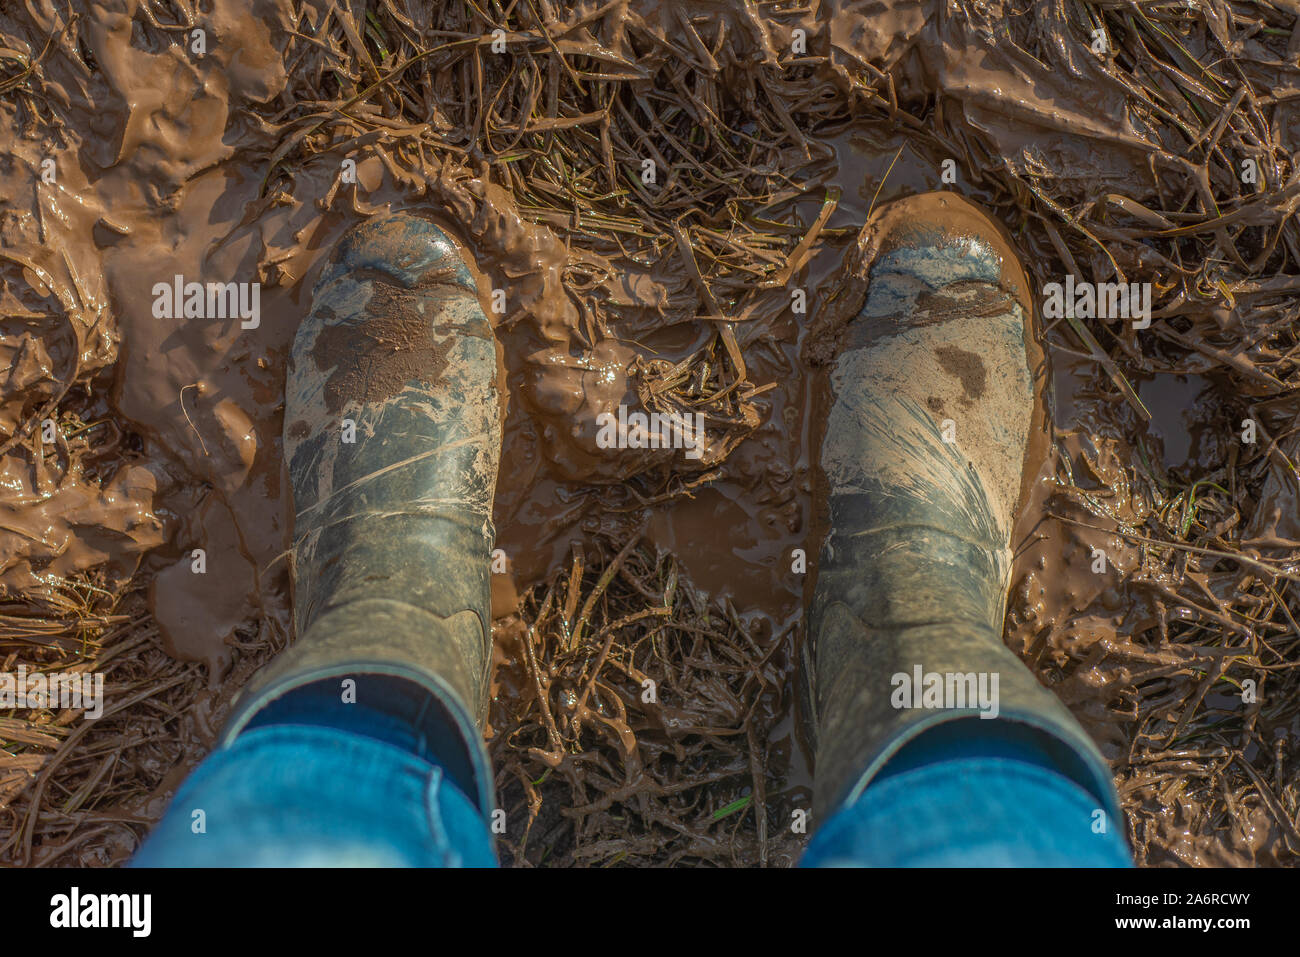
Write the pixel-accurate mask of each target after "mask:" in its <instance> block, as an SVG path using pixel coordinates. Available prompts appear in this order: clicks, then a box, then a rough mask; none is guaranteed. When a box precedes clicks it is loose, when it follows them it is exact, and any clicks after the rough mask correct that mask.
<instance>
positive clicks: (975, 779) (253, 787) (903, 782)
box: [131, 687, 1131, 867]
mask: <svg viewBox="0 0 1300 957" xmlns="http://www.w3.org/2000/svg"><path fill="white" fill-rule="evenodd" d="M341 714H342V715H343V716H344V717H343V718H340V715H341ZM449 733H450V729H449ZM437 737H438V736H437V735H436V734H434V735H432V736H430V735H417V734H415V733H414V732H413V730H412V728H411V727H410V725H408V724H404V723H403V722H402V721H400V720H396V719H395V717H394V716H393V715H392V714H390V713H385V712H383V711H381V710H377V709H374V708H366V707H363V706H362V705H359V704H358V705H351V706H349V707H348V708H345V709H340V708H338V707H337V705H336V703H334V702H328V701H325V700H324V699H323V698H322V697H321V695H320V694H319V693H317V692H316V691H313V690H312V689H311V688H310V687H309V688H305V689H299V690H297V691H294V692H290V693H289V694H288V695H285V696H284V697H283V698H281V699H280V700H279V701H277V702H275V703H274V705H272V706H271V707H269V708H268V709H266V711H265V712H263V713H261V714H259V715H258V716H257V718H256V719H255V720H254V721H253V722H251V723H250V724H249V726H248V728H247V729H246V730H245V731H243V732H242V733H241V734H240V735H239V736H238V737H237V738H236V739H235V741H234V743H233V744H231V746H230V747H227V748H224V749H221V750H218V751H215V752H213V753H212V754H211V755H209V756H208V758H207V759H206V760H205V761H204V762H203V763H202V764H201V765H200V766H199V768H198V769H197V770H196V771H195V772H194V773H193V774H192V775H191V776H190V777H189V779H187V780H186V782H185V784H184V785H183V786H182V787H181V789H180V791H179V792H178V793H177V795H176V798H175V799H174V800H173V802H172V804H171V806H170V807H169V808H168V810H167V813H166V815H165V816H164V817H163V819H162V821H161V822H159V824H158V826H157V827H156V828H154V830H153V832H152V834H150V836H149V838H148V840H147V841H146V842H145V843H144V846H143V847H142V848H141V849H140V851H139V852H138V853H137V854H136V856H135V858H134V859H133V860H132V862H131V863H132V865H133V866H136V867H180V866H207V867H259V866H271V867H277V866H278V867H284V866H305V867H313V866H340V865H342V866H363V867H367V866H368V867H376V866H414V867H458V866H459V867H492V866H495V863H496V860H495V857H494V855H493V851H492V837H491V835H490V834H489V833H488V828H487V825H486V822H485V821H484V819H483V816H482V813H481V811H480V810H479V809H478V808H477V807H475V805H474V803H473V801H471V800H470V798H469V797H468V796H467V794H471V793H473V792H474V788H473V786H472V782H470V781H467V780H465V779H464V772H463V770H462V769H461V768H459V767H457V766H455V765H454V763H448V766H447V767H444V764H443V763H442V762H440V761H439V758H438V754H437V752H438V750H439V748H440V747H444V746H445V744H440V742H438V740H437ZM444 753H445V752H444ZM1069 764H1070V760H1069V755H1062V754H1060V753H1059V752H1058V751H1057V750H1054V749H1053V748H1052V747H1050V746H1047V745H1045V744H1044V742H1043V741H1041V740H1039V739H1036V738H1035V737H1034V736H1033V734H1027V733H1025V732H1024V730H1023V729H1022V728H1020V726H1018V725H1014V724H1012V723H1011V722H1007V721H991V722H985V721H980V720H975V721H957V722H952V723H950V724H948V725H941V726H940V727H938V728H935V729H932V730H930V731H927V732H926V733H924V734H922V735H921V736H920V737H919V738H917V739H916V740H915V741H914V742H912V743H910V744H909V745H907V746H906V747H904V748H903V749H902V750H901V751H900V752H899V753H898V754H897V755H896V756H895V757H894V758H893V759H892V760H891V761H890V762H889V763H888V764H887V765H886V766H885V768H884V769H883V770H882V771H881V772H880V774H879V775H877V777H876V778H875V779H874V780H873V781H872V782H871V784H870V785H869V786H868V787H867V788H866V790H865V791H864V792H863V794H862V796H861V797H859V798H858V799H857V800H856V801H854V802H853V803H852V804H850V805H848V806H847V807H844V808H842V809H841V810H840V811H838V812H837V813H836V814H835V815H834V816H833V817H832V818H831V819H830V820H829V821H828V822H826V824H825V825H824V826H823V827H821V828H820V829H819V830H818V831H817V833H816V834H815V835H814V836H813V838H812V840H811V841H810V843H809V846H808V849H807V852H806V853H805V855H804V859H803V862H802V864H803V866H805V867H836V866H850V867H906V866H917V867H961V866H970V867H995V866H1004V867H1052V866H1076V867H1125V866H1130V864H1131V861H1130V857H1129V852H1128V848H1127V846H1126V845H1125V842H1124V839H1123V837H1122V836H1121V835H1120V834H1119V832H1118V828H1117V822H1115V821H1113V820H1111V819H1110V818H1109V816H1108V815H1106V814H1105V812H1104V811H1102V810H1101V809H1100V808H1101V807H1102V806H1103V804H1104V801H1102V800H1101V799H1100V797H1099V796H1096V795H1091V794H1089V793H1088V792H1087V791H1086V790H1085V789H1084V787H1083V786H1082V785H1080V784H1079V783H1076V778H1075V777H1073V776H1071V773H1070V772H1071V769H1070V767H1069ZM448 768H450V771H449V770H448ZM200 812H201V813H200Z"/></svg>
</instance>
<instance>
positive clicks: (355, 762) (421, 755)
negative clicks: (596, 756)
mask: <svg viewBox="0 0 1300 957" xmlns="http://www.w3.org/2000/svg"><path fill="white" fill-rule="evenodd" d="M268 712H271V713H269V714H267V715H265V716H264V715H259V716H258V719H256V720H255V721H254V722H252V723H251V724H250V725H249V726H248V728H247V729H246V730H245V731H243V732H242V733H241V734H240V735H239V736H238V737H237V738H236V739H235V740H234V742H233V743H232V744H231V745H230V746H229V747H227V748H223V749H221V750H218V751H214V752H213V753H212V754H211V755H209V756H208V757H207V758H206V759H205V760H204V761H203V763H202V764H201V765H199V767H198V768H197V769H196V770H195V771H194V773H193V774H192V775H190V777H189V778H188V779H187V780H186V781H185V783H184V784H183V785H182V787H181V789H180V791H179V792H178V793H177V795H176V797H175V799H174V800H173V801H172V803H171V806H170V807H169V808H168V810H167V813H166V814H165V815H164V816H163V819H162V820H161V821H160V822H159V823H158V825H157V826H156V827H155V828H154V830H153V832H152V833H151V834H150V835H149V837H148V839H147V840H146V841H145V843H144V845H143V846H142V847H141V848H140V850H139V851H138V852H137V853H136V855H135V857H134V858H133V860H132V861H131V866H134V867H332V866H357V867H385V866H391V867H493V866H495V865H496V859H495V857H494V855H493V850H492V837H491V835H490V834H489V833H488V828H487V823H486V822H485V821H484V819H483V815H482V813H481V811H480V810H479V808H478V807H476V806H475V804H474V802H473V801H471V800H470V798H469V797H468V796H467V795H466V790H472V789H470V788H467V787H466V786H465V784H464V782H463V781H461V782H458V781H457V780H456V773H455V772H454V771H453V772H452V773H448V772H447V770H446V769H445V768H444V767H443V764H442V763H440V762H439V761H438V759H437V758H436V756H435V755H433V754H430V753H428V751H427V749H426V748H421V747H417V746H416V745H415V743H414V738H415V736H414V735H413V734H412V732H411V729H410V728H409V727H403V726H402V725H401V723H400V722H398V721H396V720H394V718H393V716H392V715H391V714H387V713H384V712H383V711H380V710H375V709H371V708H365V707H363V706H360V705H354V706H350V707H348V708H344V709H339V708H334V709H332V710H331V711H329V712H325V711H323V710H322V707H321V702H320V695H319V693H318V692H317V691H314V690H312V689H299V690H298V691H294V692H290V693H289V694H288V695H285V696H284V697H283V698H282V699H280V700H279V701H277V702H276V703H275V706H274V708H273V709H268ZM326 714H328V720H327V719H326V717H324V715H326ZM340 714H342V715H344V716H346V717H345V718H344V719H343V720H339V719H338V717H337V716H338V715H340Z"/></svg>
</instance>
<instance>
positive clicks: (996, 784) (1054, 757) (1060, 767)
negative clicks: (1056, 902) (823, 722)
mask: <svg viewBox="0 0 1300 957" xmlns="http://www.w3.org/2000/svg"><path fill="white" fill-rule="evenodd" d="M1069 763H1070V762H1069V759H1068V756H1063V755H1062V754H1061V748H1060V746H1059V745H1057V744H1056V743H1055V742H1050V743H1049V742H1047V741H1046V740H1045V739H1043V738H1042V737H1039V733H1038V732H1035V731H1031V730H1029V729H1025V728H1024V727H1023V726H1019V725H1015V724H1013V723H1011V722H1006V721H991V722H982V721H979V720H975V721H973V722H968V721H963V722H953V723H951V724H950V725H941V726H940V727H938V728H935V729H931V730H930V731H927V732H924V733H923V734H921V735H920V736H918V737H917V739H916V740H915V741H913V742H911V743H910V744H908V745H907V746H905V747H904V748H903V749H902V750H900V751H899V753H898V755H896V756H895V757H894V758H893V759H892V760H891V761H890V762H889V763H888V764H887V765H886V766H885V767H884V768H883V769H882V770H881V772H880V774H879V775H877V776H876V778H875V779H874V780H872V782H871V783H870V784H869V785H868V786H867V788H866V790H865V791H863V793H862V795H861V796H860V797H859V798H858V799H857V800H856V801H854V802H853V803H852V804H849V805H848V806H846V807H843V808H841V809H840V810H839V811H838V812H836V813H835V814H834V815H833V816H832V817H831V819H830V820H829V821H827V822H826V824H825V826H823V827H822V828H820V829H819V830H818V831H817V833H816V834H814V836H813V838H812V840H811V841H810V842H809V845H808V849H807V850H806V851H805V853H804V857H803V860H802V861H801V866H803V867H1131V866H1132V857H1131V855H1130V852H1129V849H1128V846H1127V844H1126V843H1125V841H1124V838H1123V836H1122V834H1121V833H1120V822H1117V821H1115V820H1113V819H1112V818H1111V816H1110V815H1109V814H1108V813H1107V812H1106V810H1105V802H1104V801H1101V800H1099V799H1098V797H1097V796H1095V795H1092V794H1090V793H1089V792H1088V791H1087V790H1086V789H1085V788H1084V787H1083V786H1082V785H1081V784H1080V783H1078V779H1077V778H1076V777H1073V776H1071V775H1070V774H1068V773H1066V772H1067V771H1068V770H1069Z"/></svg>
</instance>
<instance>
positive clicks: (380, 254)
mask: <svg viewBox="0 0 1300 957" xmlns="http://www.w3.org/2000/svg"><path fill="white" fill-rule="evenodd" d="M312 296H313V301H312V309H311V313H310V315H309V316H308V317H307V319H306V320H305V321H304V322H303V324H302V326H301V327H300V328H299V330H298V333H297V336H296V338H295V339H294V343H293V351H292V356H291V359H290V364H289V374H288V382H287V385H286V389H285V414H284V452H285V459H286V461H287V462H288V463H289V476H290V479H291V481H292V484H293V497H294V508H295V513H296V518H295V527H294V549H293V558H292V562H293V564H292V571H293V584H294V620H295V625H296V629H297V635H298V638H297V641H296V642H295V643H294V644H293V645H291V646H290V647H289V648H288V649H287V650H286V651H284V652H283V653H282V654H281V655H279V656H278V657H277V658H276V659H275V660H274V661H273V662H271V663H270V664H269V665H268V666H267V667H266V668H264V669H263V670H262V671H261V672H259V674H258V675H257V676H256V677H255V678H254V680H253V681H252V682H250V684H249V685H248V687H246V688H245V689H244V691H243V692H242V693H241V695H240V698H239V699H238V701H237V702H236V704H235V708H234V711H233V713H232V715H231V718H230V720H229V722H228V723H227V725H226V727H225V729H224V731H223V734H222V739H223V743H229V742H230V741H231V740H233V739H234V737H235V736H236V735H237V734H239V732H240V731H241V730H242V729H243V728H244V727H245V726H247V725H248V724H249V722H250V720H252V719H253V718H254V717H255V716H256V715H257V714H258V712H259V711H262V710H263V709H264V708H267V706H268V705H270V704H271V703H272V702H274V701H275V700H276V699H278V698H280V697H281V696H282V695H284V694H285V693H286V692H289V691H292V690H295V689H302V688H305V687H306V686H308V685H317V686H323V687H324V688H325V689H326V690H327V691H328V694H329V696H330V697H331V699H332V700H333V701H335V702H338V701H339V700H340V698H339V697H336V696H338V695H341V691H340V690H339V689H341V688H343V687H344V684H343V682H344V679H347V678H354V679H357V678H361V677H362V676H386V679H383V680H380V681H379V682H378V683H372V684H371V685H364V684H363V685H361V686H360V687H359V689H358V690H357V694H364V693H366V690H367V688H372V689H379V691H378V692H372V693H379V694H381V696H382V697H384V698H385V699H386V700H385V701H384V702H383V704H384V707H385V708H388V709H389V710H390V712H393V709H394V708H396V709H397V711H396V712H394V713H396V714H397V715H398V716H399V717H401V718H402V719H404V720H405V719H409V720H410V721H412V722H417V721H425V720H432V721H433V724H434V726H438V725H439V723H441V725H442V726H446V724H447V723H448V722H450V723H451V724H454V726H455V728H456V730H457V731H458V737H459V738H460V739H461V740H460V741H458V742H454V745H458V746H459V747H460V748H462V749H463V753H460V754H453V755H447V754H443V755H440V759H441V760H443V761H446V762H448V763H450V764H452V765H461V766H464V765H468V767H469V768H470V769H471V771H472V777H473V781H472V782H470V784H469V787H468V788H467V789H466V793H467V794H468V796H469V797H470V799H471V800H473V801H475V803H477V804H478V805H479V806H480V808H482V809H483V811H484V813H490V811H491V808H492V806H493V804H492V777H491V774H490V773H489V769H488V764H487V760H486V756H485V754H484V751H483V744H482V732H481V724H482V719H483V717H484V715H485V711H486V707H487V683H488V670H489V667H490V664H491V622H490V618H489V591H488V589H489V579H488V575H489V561H490V552H491V549H492V542H493V538H494V530H493V527H492V497H493V492H494V489H495V486H496V478H497V462H498V458H499V455H500V447H501V411H500V394H499V389H498V379H497V369H498V364H497V344H496V340H495V338H494V336H493V333H492V328H491V326H490V324H489V323H488V320H487V317H486V316H484V314H483V311H482V309H481V308H480V306H479V303H478V298H477V294H476V290H475V285H474V281H473V279H472V277H471V276H470V273H469V270H468V269H467V268H466V265H465V263H464V261H463V260H462V259H461V257H460V254H459V253H458V252H457V250H456V248H455V246H453V245H452V243H451V242H450V241H449V240H448V239H447V237H446V236H445V235H444V234H443V233H442V231H441V230H439V229H438V227H436V226H434V225H433V224H432V223H430V222H428V221H426V220H424V219H421V218H419V217H417V216H414V215H412V214H408V213H398V214H395V215H391V216H388V217H384V218H380V219H373V220H370V221H368V222H366V223H364V224H362V225H361V226H358V227H357V228H355V229H353V230H352V231H351V232H349V233H348V234H347V235H346V236H344V238H343V239H342V240H341V241H340V242H339V244H338V245H337V246H336V247H335V249H334V251H333V252H332V253H331V255H330V259H329V261H328V262H327V264H326V266H325V268H324V270H323V272H322V274H321V277H320V279H319V281H318V282H317V283H316V286H315V289H314V290H313V292H312ZM394 678H396V679H405V681H392V680H391V679H394ZM408 682H409V683H412V684H408ZM330 684H332V685H333V688H329V685H330ZM395 689H396V690H395ZM413 689H414V695H412V693H411V692H412V690H413ZM412 698H414V700H411V699H412ZM387 699H391V700H387ZM398 699H401V700H398ZM399 706H400V707H399Z"/></svg>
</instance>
